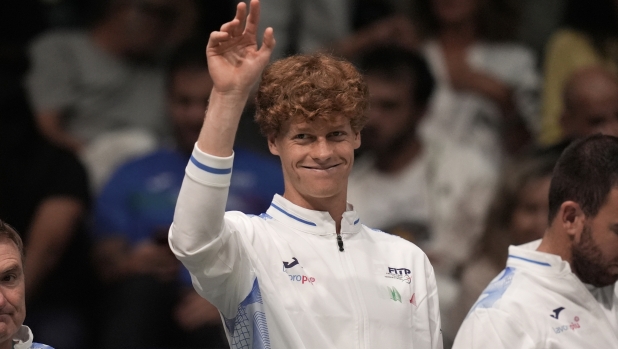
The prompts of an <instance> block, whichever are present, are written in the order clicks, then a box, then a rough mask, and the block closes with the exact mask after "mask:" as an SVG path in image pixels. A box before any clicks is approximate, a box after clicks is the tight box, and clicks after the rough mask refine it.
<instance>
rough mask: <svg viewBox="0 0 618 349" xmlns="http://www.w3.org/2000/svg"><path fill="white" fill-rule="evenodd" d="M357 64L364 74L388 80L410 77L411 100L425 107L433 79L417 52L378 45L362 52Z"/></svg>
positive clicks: (427, 66) (433, 82)
mask: <svg viewBox="0 0 618 349" xmlns="http://www.w3.org/2000/svg"><path fill="white" fill-rule="evenodd" d="M358 66H359V68H360V70H361V72H362V73H363V74H365V75H374V74H375V75H379V76H381V77H384V78H386V79H388V80H400V79H401V78H402V77H405V76H408V77H411V78H412V81H413V82H414V86H413V88H412V93H413V96H412V97H413V100H414V102H415V103H416V105H418V106H419V107H423V108H424V107H426V106H427V104H428V102H429V98H430V97H431V94H432V93H433V90H434V86H435V80H434V78H433V75H431V72H430V70H429V65H428V64H427V61H426V60H425V59H424V58H423V57H422V56H421V55H420V54H418V53H417V52H414V51H412V50H408V49H405V48H402V47H399V46H393V45H389V46H378V47H374V48H372V49H371V50H369V51H367V52H365V53H363V54H362V55H361V57H360V58H359V60H358Z"/></svg>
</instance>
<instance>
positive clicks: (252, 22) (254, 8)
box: [245, 0, 260, 35]
mask: <svg viewBox="0 0 618 349" xmlns="http://www.w3.org/2000/svg"><path fill="white" fill-rule="evenodd" d="M259 22H260V2H259V0H251V4H250V7H249V16H248V17H247V24H246V25H245V33H248V34H251V35H255V34H256V33H257V27H258V23H259Z"/></svg>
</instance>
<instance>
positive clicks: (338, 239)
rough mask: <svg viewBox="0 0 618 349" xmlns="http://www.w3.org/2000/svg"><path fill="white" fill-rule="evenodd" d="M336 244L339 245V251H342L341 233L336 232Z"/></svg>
mask: <svg viewBox="0 0 618 349" xmlns="http://www.w3.org/2000/svg"><path fill="white" fill-rule="evenodd" d="M337 246H339V251H340V252H343V240H342V239H341V234H337Z"/></svg>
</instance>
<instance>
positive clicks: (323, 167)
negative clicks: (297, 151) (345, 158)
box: [300, 164, 341, 172]
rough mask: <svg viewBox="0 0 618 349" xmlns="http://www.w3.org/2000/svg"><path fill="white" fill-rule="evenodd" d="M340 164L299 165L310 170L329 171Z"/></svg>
mask: <svg viewBox="0 0 618 349" xmlns="http://www.w3.org/2000/svg"><path fill="white" fill-rule="evenodd" d="M340 165H341V164H334V165H327V166H300V167H301V168H304V169H306V170H311V171H319V172H329V171H333V170H335V169H337V168H338V167H339V166H340Z"/></svg>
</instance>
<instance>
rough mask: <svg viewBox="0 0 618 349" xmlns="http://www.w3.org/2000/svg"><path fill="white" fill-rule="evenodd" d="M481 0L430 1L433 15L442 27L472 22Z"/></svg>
mask: <svg viewBox="0 0 618 349" xmlns="http://www.w3.org/2000/svg"><path fill="white" fill-rule="evenodd" d="M480 1H481V0H431V5H432V9H433V12H434V14H435V15H436V17H437V19H438V21H439V22H440V24H442V25H457V24H461V23H464V22H467V21H470V20H474V19H475V17H476V14H477V13H478V9H479V5H480Z"/></svg>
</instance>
